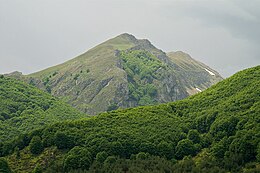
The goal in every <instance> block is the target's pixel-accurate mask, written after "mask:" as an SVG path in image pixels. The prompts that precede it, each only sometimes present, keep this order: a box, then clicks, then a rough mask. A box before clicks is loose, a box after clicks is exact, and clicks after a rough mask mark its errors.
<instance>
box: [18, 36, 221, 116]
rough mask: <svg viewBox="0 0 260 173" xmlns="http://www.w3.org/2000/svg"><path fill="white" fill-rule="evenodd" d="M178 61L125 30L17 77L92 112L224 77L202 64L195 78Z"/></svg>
mask: <svg viewBox="0 0 260 173" xmlns="http://www.w3.org/2000/svg"><path fill="white" fill-rule="evenodd" d="M175 59H176V58H175ZM174 61H175V60H174V58H172V59H171V58H170V57H168V55H167V54H166V53H165V52H163V51H162V50H160V49H157V48H156V47H155V46H154V45H152V43H151V42H150V41H149V40H147V39H137V38H135V37H134V36H133V35H131V34H127V33H124V34H121V35H119V36H116V37H114V38H112V39H109V40H107V41H105V42H103V43H101V44H99V45H97V46H95V47H93V48H92V49H90V50H88V51H87V52H85V53H83V54H81V55H79V56H77V57H76V58H74V59H71V60H69V61H66V62H65V63H62V64H59V65H56V66H53V67H50V68H47V69H45V70H41V71H39V72H36V73H32V74H29V75H25V76H20V77H18V78H20V79H22V80H24V81H26V82H28V83H31V84H34V85H35V86H37V87H38V88H40V89H43V90H46V91H48V92H50V93H51V94H52V95H54V96H56V97H59V98H61V99H63V100H64V101H65V102H67V103H69V104H71V105H72V106H74V107H76V108H77V109H79V110H81V111H83V112H86V113H88V114H92V115H93V114H98V113H100V112H104V111H107V110H108V111H109V110H113V109H117V108H127V107H134V106H138V105H146V104H157V103H164V102H169V101H175V100H179V99H183V98H185V97H187V96H189V95H191V94H194V93H197V92H199V91H202V90H204V89H206V88H208V87H209V86H211V85H212V84H215V83H217V82H218V81H220V80H222V77H221V76H220V75H219V74H218V73H216V75H215V76H212V75H208V74H209V73H208V72H206V71H205V69H201V67H199V66H197V67H196V68H193V72H194V74H196V75H197V76H195V75H194V74H192V73H187V72H184V71H185V70H183V69H182V68H180V67H179V66H181V64H179V65H177V64H176V63H175V62H174ZM137 62H138V63H137ZM194 62H196V63H198V64H199V62H197V61H194ZM177 67H178V68H177ZM209 69H211V68H209ZM211 70H212V69H211ZM186 71H187V70H186ZM212 71H213V70H212ZM16 78H17V76H16ZM213 78H214V79H213ZM196 88H197V89H196ZM148 90H149V91H148ZM151 90H153V91H151ZM151 92H154V93H153V94H152V93H151ZM149 93H150V94H149Z"/></svg>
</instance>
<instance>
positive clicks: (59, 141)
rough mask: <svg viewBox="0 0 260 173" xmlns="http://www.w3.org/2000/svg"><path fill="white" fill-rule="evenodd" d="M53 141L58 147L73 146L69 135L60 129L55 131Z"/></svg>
mask: <svg viewBox="0 0 260 173" xmlns="http://www.w3.org/2000/svg"><path fill="white" fill-rule="evenodd" d="M54 143H55V145H56V146H57V148H58V149H67V148H72V147H73V141H72V139H71V138H70V136H68V135H67V134H66V133H64V132H60V131H57V132H56V133H55V137H54Z"/></svg>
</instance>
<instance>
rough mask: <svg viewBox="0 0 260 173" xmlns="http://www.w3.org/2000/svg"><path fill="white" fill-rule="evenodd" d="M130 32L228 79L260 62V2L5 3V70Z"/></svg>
mask: <svg viewBox="0 0 260 173" xmlns="http://www.w3.org/2000/svg"><path fill="white" fill-rule="evenodd" d="M124 32H127V33H131V34H133V35H135V36H136V37H137V38H147V39H149V40H150V41H151V42H152V43H153V44H154V45H155V46H156V47H157V48H160V49H162V50H164V51H165V52H168V51H177V50H181V51H184V52H186V53H188V54H190V55H191V56H192V57H193V58H195V59H197V60H199V61H201V62H203V63H205V64H207V65H209V66H210V67H212V68H213V69H215V70H217V71H218V72H220V73H221V75H223V76H224V77H228V76H230V75H232V74H234V73H235V72H237V71H239V70H241V69H244V68H248V67H252V66H256V65H259V64H260V0H234V1H232V0H223V1H221V0H204V1H202V0H193V1H192V0H190V1H188V0H187V1H184V0H179V1H175V0H0V73H9V72H12V71H21V72H23V73H24V74H28V73H32V72H35V71H39V70H41V69H44V68H47V67H49V66H53V65H56V64H59V63H62V62H64V61H66V60H69V59H72V58H74V57H75V56H77V55H79V54H81V53H84V52H86V51H87V50H88V49H90V48H92V47H94V46H95V45H97V44H99V43H101V42H103V41H105V40H107V39H109V38H112V37H115V36H116V35H119V34H121V33H124Z"/></svg>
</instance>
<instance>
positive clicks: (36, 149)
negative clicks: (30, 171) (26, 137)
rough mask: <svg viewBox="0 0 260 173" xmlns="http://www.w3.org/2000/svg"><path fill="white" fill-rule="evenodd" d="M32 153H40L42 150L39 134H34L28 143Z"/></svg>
mask: <svg viewBox="0 0 260 173" xmlns="http://www.w3.org/2000/svg"><path fill="white" fill-rule="evenodd" d="M29 148H30V151H31V153H32V154H40V153H41V152H42V151H43V149H44V148H43V145H42V140H41V138H40V137H39V136H34V137H33V138H32V140H31V142H30V144H29Z"/></svg>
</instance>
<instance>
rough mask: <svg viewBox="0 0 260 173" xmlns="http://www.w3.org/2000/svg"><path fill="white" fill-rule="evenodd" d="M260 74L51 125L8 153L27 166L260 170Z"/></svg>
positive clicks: (254, 71) (14, 165) (15, 164)
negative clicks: (174, 98) (181, 97)
mask: <svg viewBox="0 0 260 173" xmlns="http://www.w3.org/2000/svg"><path fill="white" fill-rule="evenodd" d="M259 79H260V66H256V67H254V68H250V69H246V70H244V71H241V72H238V73H237V74H235V75H233V76H232V77H230V78H228V79H225V80H223V81H221V82H219V83H218V84H216V85H214V86H212V87H211V88H209V89H207V90H206V91H203V92H201V93H199V94H196V95H194V96H191V97H189V98H186V99H184V100H180V101H177V102H172V103H167V104H161V105H156V106H143V107H137V108H129V109H125V110H116V111H112V112H107V113H102V114H100V115H98V116H95V117H91V118H89V119H84V120H76V121H70V122H60V123H57V124H55V125H50V126H48V127H44V128H43V129H41V130H37V131H35V132H33V133H30V134H29V135H28V138H29V139H31V142H30V144H29V146H28V147H27V146H24V148H23V149H22V148H21V151H16V153H14V154H12V155H9V156H7V157H5V159H6V162H7V161H8V163H9V166H10V168H11V169H13V170H14V171H18V170H19V172H31V171H32V170H33V169H42V171H43V172H80V169H81V170H84V169H85V171H81V172H113V173H115V172H176V173H178V172H246V173H249V172H259V170H260V167H259V166H260V138H259V135H260V125H259V122H260V116H259V115H260V81H259ZM36 139H37V140H36ZM35 141H38V142H37V143H39V144H41V141H42V143H43V145H42V149H41V152H39V153H37V154H36V155H35V154H31V152H34V151H33V150H32V149H34V146H35V145H36V144H37V143H36V142H35ZM14 144H15V142H14ZM6 145H7V144H6ZM36 146H37V145H36ZM13 147H15V145H14V146H13ZM10 150H11V149H10ZM17 153H19V154H17ZM17 155H18V156H19V157H18V156H17ZM35 165H37V166H36V168H34V166H35Z"/></svg>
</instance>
